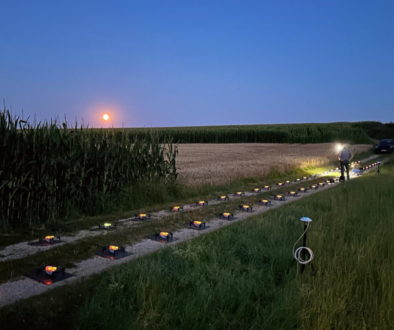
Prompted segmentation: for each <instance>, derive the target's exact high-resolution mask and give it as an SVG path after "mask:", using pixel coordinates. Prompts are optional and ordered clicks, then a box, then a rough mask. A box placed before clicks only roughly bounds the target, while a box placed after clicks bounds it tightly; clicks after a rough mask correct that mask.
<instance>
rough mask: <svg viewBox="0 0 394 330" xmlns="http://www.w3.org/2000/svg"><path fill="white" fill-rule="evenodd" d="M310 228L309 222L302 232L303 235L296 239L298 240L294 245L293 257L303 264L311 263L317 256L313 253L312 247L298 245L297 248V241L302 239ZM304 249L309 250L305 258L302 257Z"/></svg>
mask: <svg viewBox="0 0 394 330" xmlns="http://www.w3.org/2000/svg"><path fill="white" fill-rule="evenodd" d="M308 228H309V223H308V224H307V226H306V228H305V230H304V232H303V233H302V235H301V236H300V237H299V238H298V239H297V240H296V242H295V243H294V245H293V257H294V259H295V260H296V261H297V262H298V263H299V264H301V265H306V264H309V263H310V262H311V261H312V260H313V258H314V256H315V255H314V254H313V251H312V250H311V249H310V248H308V247H307V246H300V247H298V248H297V249H296V245H297V243H298V242H299V241H300V239H301V238H303V237H304V235H305V234H306V232H307V231H308ZM303 251H306V252H308V253H307V256H306V257H305V259H304V258H303V257H302V255H303Z"/></svg>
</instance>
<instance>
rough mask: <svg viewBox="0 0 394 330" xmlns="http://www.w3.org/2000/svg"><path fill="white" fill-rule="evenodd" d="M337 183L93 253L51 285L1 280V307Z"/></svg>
mask: <svg viewBox="0 0 394 330" xmlns="http://www.w3.org/2000/svg"><path fill="white" fill-rule="evenodd" d="M354 178H356V177H354ZM337 184H338V183H333V184H330V185H326V186H324V187H321V188H319V190H308V191H307V192H306V193H304V194H302V195H300V196H299V197H288V198H287V200H286V201H272V206H269V207H267V206H261V205H259V206H255V207H254V209H253V212H242V211H239V212H236V213H235V217H236V218H235V219H234V220H232V221H228V220H220V219H218V218H211V219H207V225H208V228H207V229H205V230H202V231H197V230H193V229H190V228H184V229H181V230H179V231H176V232H174V241H173V242H171V243H167V244H164V243H160V242H157V241H154V240H150V239H143V240H142V241H140V242H138V243H136V244H132V245H125V248H126V251H128V252H130V253H131V254H130V255H129V256H127V257H125V258H123V259H119V260H109V259H105V258H101V257H99V256H95V257H93V258H89V259H86V260H83V261H81V262H79V263H77V264H76V266H75V267H74V268H71V269H68V270H67V272H69V273H71V274H72V275H73V276H72V277H70V278H68V279H66V280H63V281H61V282H57V283H54V284H52V285H50V286H46V285H43V284H41V283H38V282H35V281H32V280H31V279H28V278H22V279H19V280H15V281H11V282H7V283H4V284H2V285H0V307H2V306H6V305H9V304H12V303H14V302H16V301H18V300H20V299H25V298H29V297H32V296H35V295H38V294H40V293H43V292H45V291H48V290H51V289H53V288H56V287H59V286H63V285H67V284H70V283H74V282H76V281H78V280H80V279H81V278H84V277H87V276H90V275H92V274H96V273H100V272H102V271H104V270H107V269H109V268H111V267H113V266H116V265H120V264H123V263H126V262H130V261H132V260H134V259H136V258H139V257H141V256H145V255H147V254H150V253H152V252H155V251H157V250H159V249H161V248H164V247H166V246H172V245H176V244H179V243H181V242H184V241H187V240H190V239H192V238H194V237H196V236H199V235H204V234H206V233H209V232H212V231H214V230H218V229H220V228H222V227H224V226H228V225H230V224H232V223H235V222H238V221H243V220H245V219H247V218H249V217H250V216H254V215H258V214H262V213H265V212H267V211H269V210H271V209H274V208H278V207H281V206H282V205H285V204H288V203H292V202H294V201H297V200H299V199H302V198H305V197H306V196H310V195H312V194H315V193H317V192H319V191H323V190H326V189H330V188H332V187H334V186H336V185H337Z"/></svg>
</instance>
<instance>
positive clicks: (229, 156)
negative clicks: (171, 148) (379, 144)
mask: <svg viewBox="0 0 394 330" xmlns="http://www.w3.org/2000/svg"><path fill="white" fill-rule="evenodd" d="M370 148H371V145H369V144H357V145H352V146H351V150H352V151H353V153H354V154H357V153H362V152H365V151H368V150H369V149H370ZM178 149H179V154H178V157H177V167H178V169H179V174H180V176H179V179H180V182H182V183H185V184H188V185H199V184H222V183H226V182H229V181H231V180H234V179H236V178H240V177H251V176H263V175H265V174H267V173H268V172H270V171H271V170H273V169H275V170H277V171H286V170H289V169H291V168H293V167H294V166H297V167H306V166H322V165H324V164H326V163H328V162H329V161H334V160H335V159H336V152H335V143H316V144H283V143H236V144H211V143H209V144H178Z"/></svg>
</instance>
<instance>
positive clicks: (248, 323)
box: [0, 165, 394, 330]
mask: <svg viewBox="0 0 394 330" xmlns="http://www.w3.org/2000/svg"><path fill="white" fill-rule="evenodd" d="M393 183H394V166H393V165H390V166H388V165H387V166H384V167H383V168H382V174H381V175H380V176H378V175H368V176H366V177H363V178H360V179H358V180H354V181H351V182H346V183H344V184H342V185H340V186H338V187H336V188H333V189H330V190H328V191H325V192H322V193H319V194H315V195H312V196H310V197H307V198H305V199H302V200H300V201H299V202H297V203H292V204H289V205H285V206H283V207H282V208H280V209H275V210H272V211H270V212H268V213H265V214H264V215H263V216H255V217H253V218H250V219H248V220H247V221H244V222H240V223H236V224H234V225H232V226H229V227H226V228H223V229H221V230H220V231H216V232H213V233H210V234H207V235H204V236H201V237H198V238H196V239H194V240H192V241H190V242H187V243H184V244H180V245H177V246H174V247H170V248H167V249H164V250H161V251H159V252H158V253H154V254H152V255H150V256H147V257H143V258H141V259H139V260H137V261H135V262H133V263H129V264H126V265H122V266H119V267H117V268H116V269H112V270H111V271H108V272H106V273H104V274H102V275H99V276H94V277H92V278H90V279H89V280H83V281H81V282H79V283H78V284H77V285H73V286H68V287H64V288H59V289H55V290H54V291H52V292H48V293H46V294H44V295H41V296H39V297H36V298H31V299H28V300H26V301H23V302H19V303H17V304H15V305H13V306H9V307H6V308H3V309H2V310H1V311H0V321H1V324H2V326H3V325H4V328H5V329H7V328H10V329H11V328H21V327H29V328H30V329H35V328H40V327H42V326H43V325H45V326H47V327H49V328H54V327H56V328H58V329H61V328H64V329H71V328H72V329H185V328H188V329H294V328H298V329H357V330H359V329H391V328H392V324H393V323H394V312H393V311H394V295H393V292H394V281H393V275H392V274H393V272H392V271H393V269H394V257H393V255H392V251H394V242H393V239H392V233H393V229H394V228H393V224H394V213H393V205H392V201H393V199H394V189H393ZM304 215H307V216H310V217H311V218H313V220H314V222H313V223H312V225H311V229H310V231H309V233H308V246H310V247H311V248H312V249H313V251H314V252H315V255H316V257H315V259H314V261H313V267H311V266H310V265H308V266H307V269H306V271H305V272H304V274H303V275H301V274H299V273H298V272H297V266H296V264H295V262H294V260H293V259H292V257H291V249H292V244H293V243H294V241H295V240H296V239H297V237H298V235H299V234H300V232H301V231H302V225H301V224H300V223H299V222H298V221H297V219H298V218H299V217H300V216H304ZM44 310H45V312H43V311H44Z"/></svg>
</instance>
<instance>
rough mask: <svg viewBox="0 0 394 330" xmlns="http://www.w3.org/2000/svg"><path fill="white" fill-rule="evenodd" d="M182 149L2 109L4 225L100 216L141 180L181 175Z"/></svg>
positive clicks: (0, 209) (0, 214)
mask: <svg viewBox="0 0 394 330" xmlns="http://www.w3.org/2000/svg"><path fill="white" fill-rule="evenodd" d="M176 154H177V150H176V148H175V147H174V146H173V145H172V144H167V145H163V144H159V143H157V142H155V138H154V137H152V136H150V137H149V141H146V140H143V139H141V138H136V137H134V136H132V135H130V134H127V133H126V132H121V131H115V130H91V129H86V128H83V127H77V126H76V127H74V128H69V127H67V124H66V123H63V124H61V125H59V124H58V123H56V122H50V123H40V124H36V125H34V126H33V125H31V124H29V123H28V122H27V121H26V120H23V119H21V118H20V117H15V116H13V115H12V114H11V113H10V111H8V110H6V109H5V110H2V111H0V225H1V227H3V229H4V228H8V227H21V226H32V225H37V224H43V223H55V222H57V221H59V220H58V219H62V218H64V217H67V216H69V215H70V214H71V213H72V212H75V211H77V212H78V213H83V214H95V213H98V212H100V211H102V209H103V207H104V205H105V204H106V201H107V200H108V199H111V198H112V197H113V196H116V194H118V193H119V192H121V191H122V189H123V188H125V187H130V186H132V185H133V184H135V183H137V182H157V180H164V181H165V182H169V181H174V180H175V179H176V176H177V173H176V167H175V158H176Z"/></svg>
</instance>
